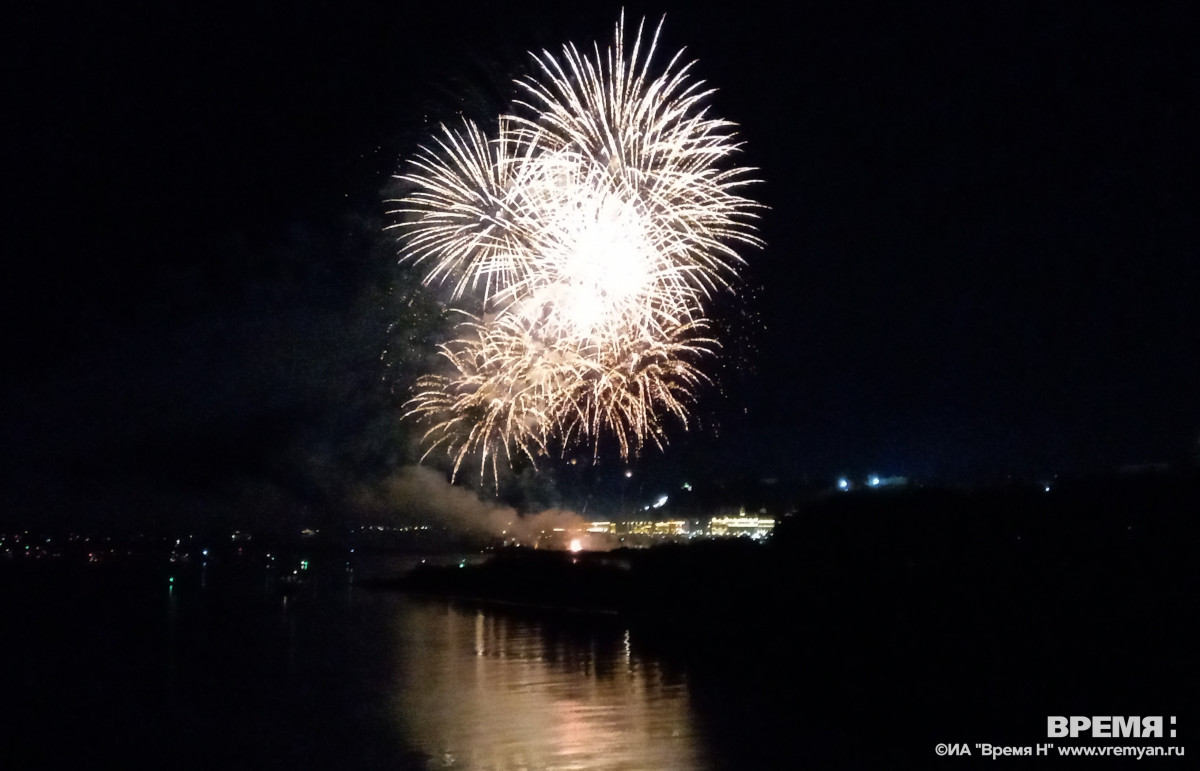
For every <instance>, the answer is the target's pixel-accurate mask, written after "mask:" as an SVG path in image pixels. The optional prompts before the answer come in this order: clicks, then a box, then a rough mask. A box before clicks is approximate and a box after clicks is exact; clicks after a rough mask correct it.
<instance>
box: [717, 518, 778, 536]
mask: <svg viewBox="0 0 1200 771" xmlns="http://www.w3.org/2000/svg"><path fill="white" fill-rule="evenodd" d="M774 529H775V519H774V518H773V517H713V518H712V519H710V520H709V522H708V534H709V535H711V536H714V537H724V536H748V537H750V538H756V539H757V538H766V537H767V536H769V535H770V534H771V531H772V530H774Z"/></svg>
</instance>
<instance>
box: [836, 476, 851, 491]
mask: <svg viewBox="0 0 1200 771" xmlns="http://www.w3.org/2000/svg"><path fill="white" fill-rule="evenodd" d="M838 489H839V490H849V489H850V480H849V479H846V478H845V477H842V478H841V479H839V480H838Z"/></svg>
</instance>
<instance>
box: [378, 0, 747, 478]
mask: <svg viewBox="0 0 1200 771" xmlns="http://www.w3.org/2000/svg"><path fill="white" fill-rule="evenodd" d="M660 30H661V24H660V25H659V27H658V28H657V29H655V31H654V33H653V36H652V37H651V38H650V40H649V41H648V43H645V44H644V42H643V31H644V30H643V26H641V25H639V27H638V31H637V34H636V35H635V37H634V41H633V44H632V47H631V48H630V49H629V50H628V52H627V50H626V47H625V27H624V17H623V16H622V19H621V21H620V22H618V24H617V27H616V37H615V42H614V45H613V46H612V47H610V48H608V49H606V50H604V51H603V52H602V51H601V50H600V48H599V46H594V47H593V49H592V52H591V55H590V56H589V55H584V54H582V53H580V51H579V50H578V49H577V48H575V46H574V45H570V44H568V45H566V46H564V48H563V50H562V53H561V55H559V56H554V55H551V54H549V53H547V52H544V51H543V52H542V53H541V54H539V55H534V56H533V59H534V62H535V64H536V72H537V75H536V76H534V77H530V78H525V79H522V80H519V81H517V83H516V85H517V88H518V91H519V94H518V98H517V99H516V100H515V101H514V103H513V108H512V111H511V113H510V114H507V115H503V116H501V117H500V120H499V122H498V128H497V133H496V135H495V136H492V137H489V136H487V135H485V133H484V132H483V131H482V130H480V129H479V128H478V127H477V126H476V125H475V124H473V123H471V122H469V121H467V122H464V124H463V127H462V128H461V129H457V130H456V129H451V128H447V127H442V131H441V133H440V134H439V135H438V136H436V137H434V138H433V141H432V143H431V144H429V145H426V146H425V147H423V148H422V149H421V150H420V151H419V152H418V154H417V155H416V157H415V158H414V159H413V160H412V162H411V164H410V166H409V169H408V170H407V171H406V172H405V173H403V174H401V175H400V178H401V179H402V180H404V181H405V182H406V183H408V184H409V185H410V186H411V188H412V192H410V193H408V194H407V195H406V196H404V197H403V198H400V199H398V200H397V201H394V202H393V203H394V204H395V206H394V208H393V210H392V212H391V214H392V215H393V216H395V217H396V218H397V220H398V221H397V222H396V224H394V225H392V226H391V227H393V228H396V229H397V230H398V231H399V233H400V239H401V244H402V259H403V260H406V261H408V262H410V263H412V264H414V265H418V266H420V267H421V269H422V270H423V271H424V281H425V283H426V284H427V285H431V286H439V287H444V288H445V289H446V290H447V291H448V293H449V297H450V299H451V301H452V302H455V303H458V304H462V303H468V302H469V303H472V304H474V308H473V309H464V312H466V313H468V317H469V320H468V321H465V322H463V323H462V324H460V325H459V326H458V327H457V333H456V336H455V338H454V339H453V340H451V341H449V342H447V343H445V344H443V345H442V346H440V348H441V354H442V356H443V358H444V359H445V360H446V362H447V365H448V367H447V370H446V373H444V374H430V375H426V376H424V377H422V378H421V379H420V380H419V381H418V383H417V389H416V393H415V394H414V396H413V398H412V399H411V400H410V401H409V403H408V405H407V412H406V413H405V414H406V417H411V418H414V419H417V420H419V421H421V422H422V423H423V424H424V425H425V426H426V431H425V434H424V437H425V442H426V446H427V451H426V454H427V455H428V453H429V452H432V451H434V450H437V449H443V450H445V451H446V452H447V453H448V454H449V456H450V457H451V458H452V459H453V465H454V473H455V474H457V473H458V471H459V469H460V468H461V466H462V465H463V463H464V462H465V461H466V460H467V459H468V458H469V457H471V456H477V457H478V459H479V463H480V472H481V474H485V473H486V472H487V469H488V468H489V466H490V468H491V471H492V474H493V477H495V476H496V474H497V464H498V462H500V460H501V459H504V460H505V461H507V462H511V461H512V460H513V459H514V457H516V456H517V455H521V456H525V457H527V458H528V459H530V460H531V461H534V462H536V459H537V458H538V457H540V456H544V455H546V454H548V453H549V452H551V451H552V449H553V448H555V447H557V448H558V449H560V450H562V449H565V448H566V447H568V446H571V445H574V444H578V443H585V444H586V443H590V444H591V445H592V448H593V453H595V452H598V448H599V442H600V438H601V436H611V437H614V438H615V439H616V442H617V446H618V447H619V450H620V453H621V455H622V457H628V456H630V455H636V454H637V453H638V452H640V451H641V450H642V449H643V447H645V446H646V445H647V444H653V445H656V446H658V447H660V448H661V447H662V446H664V444H665V441H666V431H665V426H664V419H665V418H666V417H667V416H674V418H676V419H678V420H679V421H680V422H681V423H682V424H683V425H684V426H685V427H686V426H687V425H688V422H689V421H688V409H689V405H690V404H691V403H692V401H693V399H694V397H695V392H696V389H697V387H698V386H700V385H701V384H702V383H703V382H705V381H706V380H707V378H706V377H705V376H704V374H703V372H702V371H701V369H700V368H699V366H698V363H699V362H700V361H701V360H702V359H703V358H704V357H706V356H711V355H713V354H714V353H715V351H716V348H717V347H718V343H717V341H716V340H715V339H713V338H712V337H710V336H709V334H708V329H709V323H708V321H707V320H706V318H705V312H704V306H705V303H706V301H707V300H708V299H709V298H710V297H711V296H712V293H713V292H714V291H717V290H724V289H729V288H731V287H732V286H733V285H734V283H735V282H736V279H737V269H738V267H739V266H740V265H741V264H742V258H741V257H740V256H739V255H738V252H737V248H738V247H746V246H760V245H761V242H760V240H759V239H758V237H757V236H756V235H755V232H754V227H753V224H754V219H755V214H756V211H757V210H758V209H759V204H757V203H755V202H754V201H753V200H751V199H749V198H747V197H745V196H743V195H742V194H741V193H740V191H741V190H742V188H744V186H746V185H748V184H750V183H751V182H752V181H753V180H752V179H750V177H749V176H748V174H749V172H750V170H749V169H746V168H741V167H736V166H734V167H729V165H728V162H729V158H730V156H731V155H733V154H735V153H736V152H737V150H738V149H739V147H740V144H739V142H738V141H737V140H736V137H735V134H734V131H733V129H734V126H733V124H731V123H729V122H727V121H723V120H719V119H717V118H714V117H711V116H710V115H709V114H708V109H707V107H706V103H707V101H708V98H709V97H710V96H711V94H712V89H708V88H706V87H705V86H704V83H703V82H702V81H698V80H694V79H693V78H692V77H691V69H692V66H693V65H692V64H691V63H687V64H683V63H681V55H682V52H680V53H679V54H676V55H675V56H674V57H673V58H672V59H671V60H670V61H669V63H668V64H667V65H666V67H665V68H664V69H663V70H662V72H661V73H659V74H657V75H654V74H653V73H652V71H651V64H652V60H653V57H654V53H655V49H656V47H657V44H658V35H659V31H660Z"/></svg>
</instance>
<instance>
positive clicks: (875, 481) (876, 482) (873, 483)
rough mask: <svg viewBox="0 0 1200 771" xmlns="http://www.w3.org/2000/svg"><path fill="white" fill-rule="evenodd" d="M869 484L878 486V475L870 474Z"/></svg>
mask: <svg viewBox="0 0 1200 771" xmlns="http://www.w3.org/2000/svg"><path fill="white" fill-rule="evenodd" d="M869 484H870V485H871V487H879V477H877V476H872V477H871V481H870V483H869Z"/></svg>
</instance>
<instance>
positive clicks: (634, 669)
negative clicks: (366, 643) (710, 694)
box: [394, 602, 706, 771]
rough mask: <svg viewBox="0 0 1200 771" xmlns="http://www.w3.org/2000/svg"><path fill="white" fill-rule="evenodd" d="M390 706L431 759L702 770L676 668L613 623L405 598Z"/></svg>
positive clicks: (441, 763)
mask: <svg viewBox="0 0 1200 771" xmlns="http://www.w3.org/2000/svg"><path fill="white" fill-rule="evenodd" d="M394 633H395V635H396V643H397V645H396V647H395V650H396V652H397V659H398V661H397V663H398V667H399V670H400V672H399V676H400V678H401V682H400V683H399V684H398V688H397V690H396V696H395V706H396V715H397V719H398V721H399V723H400V726H401V730H402V731H403V732H404V736H405V740H406V742H407V743H408V744H410V745H411V746H412V747H414V748H415V749H417V750H419V751H420V752H422V753H423V754H425V755H426V756H427V757H428V758H429V766H430V767H431V768H463V769H489V770H495V771H508V770H509V769H513V770H516V769H589V770H593V769H700V768H705V767H706V766H705V764H704V763H703V762H702V761H701V758H702V757H703V754H704V749H703V747H702V746H701V744H702V743H701V739H700V737H699V735H698V732H697V729H696V727H695V722H694V720H693V716H692V714H691V711H690V707H689V703H688V693H687V682H686V679H685V677H684V675H683V674H682V673H675V672H668V671H666V670H664V668H663V667H661V666H660V665H659V664H658V663H656V662H654V661H651V660H647V659H644V658H642V657H640V656H639V655H638V653H637V651H636V650H631V648H630V645H629V637H628V632H627V631H626V630H624V629H622V628H621V627H619V626H617V625H616V624H615V622H614V623H610V624H602V623H596V624H591V623H589V624H586V625H580V624H571V625H563V624H561V623H559V622H557V621H553V622H548V621H540V620H536V619H529V618H523V617H520V616H515V615H512V614H510V613H508V612H506V611H497V610H490V609H483V610H481V609H477V608H469V607H463V606H456V605H454V604H451V603H445V602H406V603H404V606H403V608H402V609H401V610H400V612H399V614H398V616H397V620H396V623H395V627H394Z"/></svg>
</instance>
